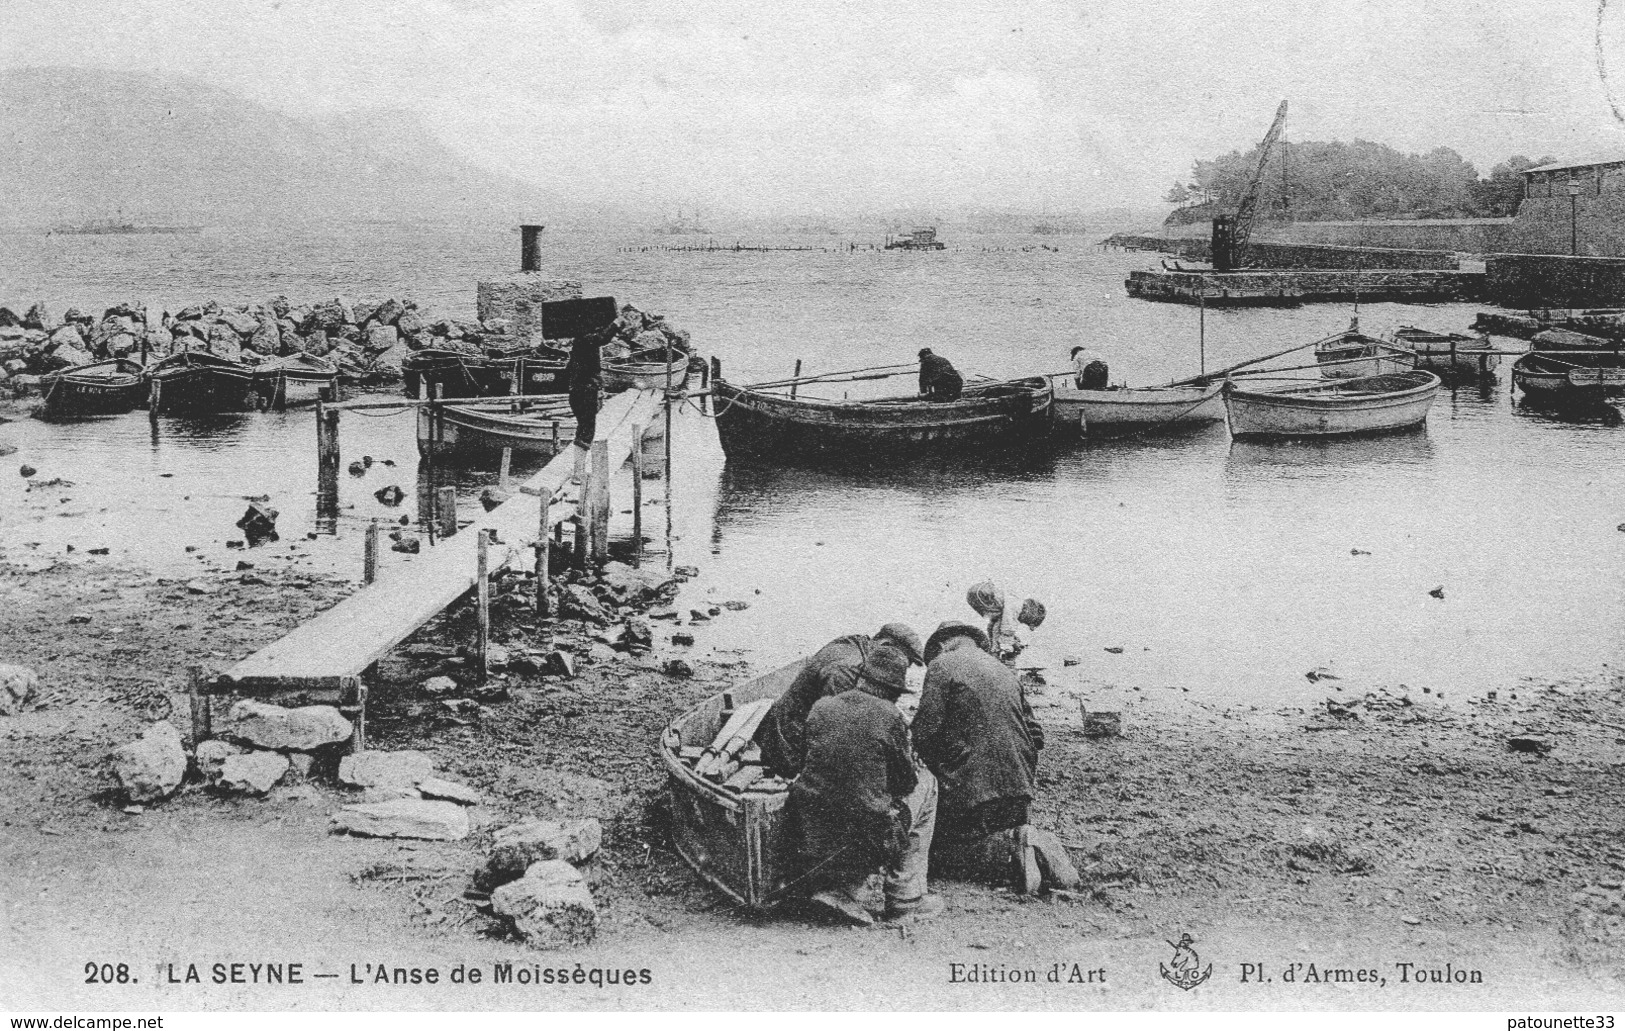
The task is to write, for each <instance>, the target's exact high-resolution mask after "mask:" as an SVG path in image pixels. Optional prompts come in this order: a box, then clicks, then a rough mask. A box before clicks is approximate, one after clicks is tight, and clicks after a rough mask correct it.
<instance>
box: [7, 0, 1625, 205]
mask: <svg viewBox="0 0 1625 1031" xmlns="http://www.w3.org/2000/svg"><path fill="white" fill-rule="evenodd" d="M1601 2H1602V3H1603V4H1604V5H1605V6H1602V7H1600V8H1599V6H1598V4H1599V0H1499V2H1494V3H1492V2H1489V0H1475V2H1456V0H1437V2H1391V3H1389V2H1384V3H1368V4H1359V3H1354V2H1352V0H1343V2H1319V0H1307V2H1294V3H1288V2H1284V0H1216V2H1211V3H1210V2H1205V0H1191V2H1182V0H1163V2H1154V0H1134V2H1119V0H1099V2H1081V3H1079V2H1075V3H1058V2H1057V3H1051V2H1046V0H1032V2H1012V0H1005V2H1000V3H994V2H985V0H984V2H972V0H926V2H915V0H885V2H873V0H871V2H849V0H795V2H793V3H787V4H776V3H771V2H763V0H748V2H741V0H708V2H698V3H690V2H688V0H395V2H386V0H207V2H199V3H193V2H179V0H0V67H4V68H16V67H27V66H37V65H70V66H89V67H96V68H111V69H117V70H124V71H137V72H156V73H161V74H166V75H183V76H191V77H195V78H199V79H203V80H205V81H207V82H208V83H210V84H212V85H214V86H217V87H221V88H224V89H228V90H231V91H233V92H236V93H240V94H242V95H244V96H246V97H248V98H250V99H252V100H255V101H257V102H260V103H264V104H266V105H268V106H271V107H273V108H275V109H277V110H280V111H282V112H285V113H288V114H292V115H296V116H312V115H315V116H320V115H332V114H337V113H343V112H348V111H353V110H356V109H360V108H369V107H382V108H399V109H406V110H410V111H412V112H414V113H416V114H417V115H418V116H419V117H420V118H421V119H422V121H423V123H424V124H425V125H427V126H428V127H429V128H430V130H431V131H433V132H434V133H435V134H436V135H437V136H438V137H440V138H441V139H442V140H443V141H444V142H445V143H446V144H448V145H449V146H451V147H452V148H453V149H455V150H457V151H458V152H460V153H462V154H464V155H465V156H467V157H469V158H470V159H472V160H474V161H476V162H478V163H481V164H484V165H487V166H489V167H492V168H495V169H499V170H502V171H505V172H508V173H511V174H513V175H516V176H518V177H521V178H524V179H528V180H531V181H534V182H537V183H539V184H541V185H543V186H545V187H548V188H552V189H557V190H561V191H565V192H566V193H568V194H569V195H571V196H573V197H576V198H579V199H581V200H583V201H586V202H595V203H596V202H602V203H617V204H623V205H631V206H646V207H650V208H653V209H659V210H669V209H675V208H676V207H679V206H681V207H682V208H683V209H684V211H685V212H686V211H689V210H691V209H693V208H694V207H696V206H698V207H699V208H700V209H701V211H702V213H703V212H705V211H729V212H755V213H764V214H765V213H776V212H777V213H783V212H791V211H794V212H801V213H820V212H824V213H830V214H838V213H839V214H844V213H853V212H867V211H878V210H885V209H893V208H898V207H919V208H937V209H943V208H951V207H965V206H980V207H1005V206H1013V207H1024V208H1034V209H1041V210H1051V211H1073V210H1088V209H1092V208H1099V207H1105V206H1111V205H1114V204H1121V203H1127V204H1142V203H1148V202H1155V201H1156V200H1157V199H1158V198H1159V197H1160V195H1161V194H1162V193H1163V192H1164V191H1165V190H1166V189H1167V188H1168V186H1169V185H1170V184H1172V183H1173V182H1174V181H1175V180H1177V179H1181V178H1184V177H1186V176H1187V174H1188V172H1189V169H1190V165H1191V162H1192V161H1193V160H1194V159H1195V158H1198V157H1207V156H1212V155H1214V154H1217V153H1223V152H1227V151H1230V150H1236V149H1239V150H1246V149H1247V148H1248V147H1250V146H1252V145H1253V144H1254V143H1256V142H1257V140H1258V139H1259V138H1260V137H1261V136H1262V135H1263V132H1264V130H1265V128H1266V127H1267V125H1268V123H1269V120H1270V117H1271V115H1272V114H1273V112H1274V109H1275V106H1276V104H1277V103H1279V102H1280V100H1281V99H1283V98H1285V99H1287V100H1289V102H1290V105H1291V114H1290V117H1289V121H1288V128H1287V134H1288V138H1289V139H1299V140H1303V139H1322V140H1324V139H1344V140H1349V139H1355V138H1363V139H1370V140H1376V141H1379V142H1383V143H1387V144H1389V145H1391V146H1395V147H1398V148H1399V149H1401V150H1407V151H1412V150H1428V149H1431V148H1433V147H1435V146H1448V147H1452V148H1454V149H1456V150H1457V151H1459V152H1460V153H1461V154H1462V155H1463V156H1465V157H1466V158H1467V159H1468V160H1469V161H1471V162H1473V163H1474V164H1475V165H1477V166H1478V168H1479V170H1480V172H1487V171H1488V170H1489V167H1490V166H1491V165H1493V164H1494V163H1495V162H1497V161H1500V160H1502V159H1503V158H1505V157H1507V156H1509V155H1511V154H1515V153H1522V154H1526V155H1528V156H1530V157H1538V156H1540V155H1542V154H1552V155H1556V156H1558V157H1563V156H1566V155H1571V154H1582V153H1583V154H1592V153H1596V152H1599V151H1606V150H1618V151H1620V152H1621V153H1625V120H1622V118H1621V117H1620V116H1619V115H1617V114H1616V111H1615V109H1616V108H1618V109H1619V111H1625V0H1601ZM1610 73H1611V74H1612V76H1613V81H1614V83H1615V84H1616V85H1615V91H1614V92H1613V93H1611V92H1610V89H1609V74H1610Z"/></svg>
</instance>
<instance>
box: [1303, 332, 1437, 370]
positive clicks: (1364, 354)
mask: <svg viewBox="0 0 1625 1031" xmlns="http://www.w3.org/2000/svg"><path fill="white" fill-rule="evenodd" d="M1315 361H1317V362H1319V363H1320V374H1321V375H1322V376H1323V377H1325V378H1326V379H1354V378H1357V377H1367V376H1384V375H1387V374H1388V373H1391V372H1404V371H1405V370H1407V369H1410V368H1413V367H1414V366H1415V365H1416V356H1415V355H1413V354H1411V353H1410V352H1409V351H1407V350H1405V349H1404V348H1401V347H1396V346H1395V345H1393V344H1391V343H1389V342H1387V341H1386V340H1379V339H1378V338H1376V337H1371V336H1366V335H1365V334H1364V333H1361V332H1360V331H1359V330H1357V329H1349V330H1347V331H1345V332H1342V333H1339V334H1337V335H1336V336H1334V337H1331V338H1330V339H1327V340H1322V341H1321V342H1320V343H1318V344H1316V345H1315Z"/></svg>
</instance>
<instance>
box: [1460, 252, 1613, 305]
mask: <svg viewBox="0 0 1625 1031" xmlns="http://www.w3.org/2000/svg"><path fill="white" fill-rule="evenodd" d="M1484 272H1485V287H1484V297H1485V299H1486V300H1488V301H1491V302H1493V303H1495V304H1499V305H1502V306H1504V307H1508V308H1617V307H1625V258H1594V257H1571V256H1569V255H1566V254H1492V255H1490V256H1489V257H1488V258H1487V259H1485V262H1484Z"/></svg>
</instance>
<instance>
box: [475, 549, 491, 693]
mask: <svg viewBox="0 0 1625 1031" xmlns="http://www.w3.org/2000/svg"><path fill="white" fill-rule="evenodd" d="M490 548H491V536H490V533H489V532H488V531H486V530H480V531H479V540H478V542H477V546H476V548H475V550H474V556H475V559H474V561H475V573H474V594H475V614H476V615H477V617H478V619H479V630H478V634H479V636H478V637H477V639H476V640H475V641H474V675H475V676H476V677H478V678H479V680H480V682H481V683H484V681H485V676H486V665H485V656H486V651H487V649H488V648H489V646H490V644H491V555H490Z"/></svg>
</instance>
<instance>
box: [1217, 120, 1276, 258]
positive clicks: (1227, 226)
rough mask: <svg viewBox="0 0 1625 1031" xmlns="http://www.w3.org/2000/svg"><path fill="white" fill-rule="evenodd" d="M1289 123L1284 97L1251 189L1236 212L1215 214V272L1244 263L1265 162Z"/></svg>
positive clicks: (1266, 136) (1260, 151)
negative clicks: (1287, 121)
mask: <svg viewBox="0 0 1625 1031" xmlns="http://www.w3.org/2000/svg"><path fill="white" fill-rule="evenodd" d="M1285 125H1286V101H1284V100H1283V101H1281V106H1280V107H1278V108H1276V109H1275V121H1274V122H1272V123H1270V131H1269V132H1267V133H1265V134H1264V142H1263V143H1260V144H1259V145H1258V167H1256V168H1254V169H1253V177H1252V179H1251V180H1249V181H1248V183H1247V191H1246V192H1245V193H1243V194H1242V195H1241V202H1240V203H1239V204H1237V205H1236V213H1235V214H1234V215H1216V216H1214V218H1213V241H1212V247H1211V254H1212V258H1213V271H1215V272H1234V271H1235V270H1236V269H1238V268H1240V267H1241V263H1242V259H1243V257H1244V256H1245V254H1246V251H1247V240H1248V239H1249V238H1250V237H1251V236H1252V235H1253V212H1254V211H1255V210H1256V209H1257V207H1258V187H1259V185H1260V184H1262V183H1263V181H1264V166H1265V165H1266V164H1268V163H1269V159H1270V152H1271V151H1273V150H1274V149H1275V143H1276V141H1277V140H1279V139H1280V138H1281V130H1282V128H1283V127H1285Z"/></svg>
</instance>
